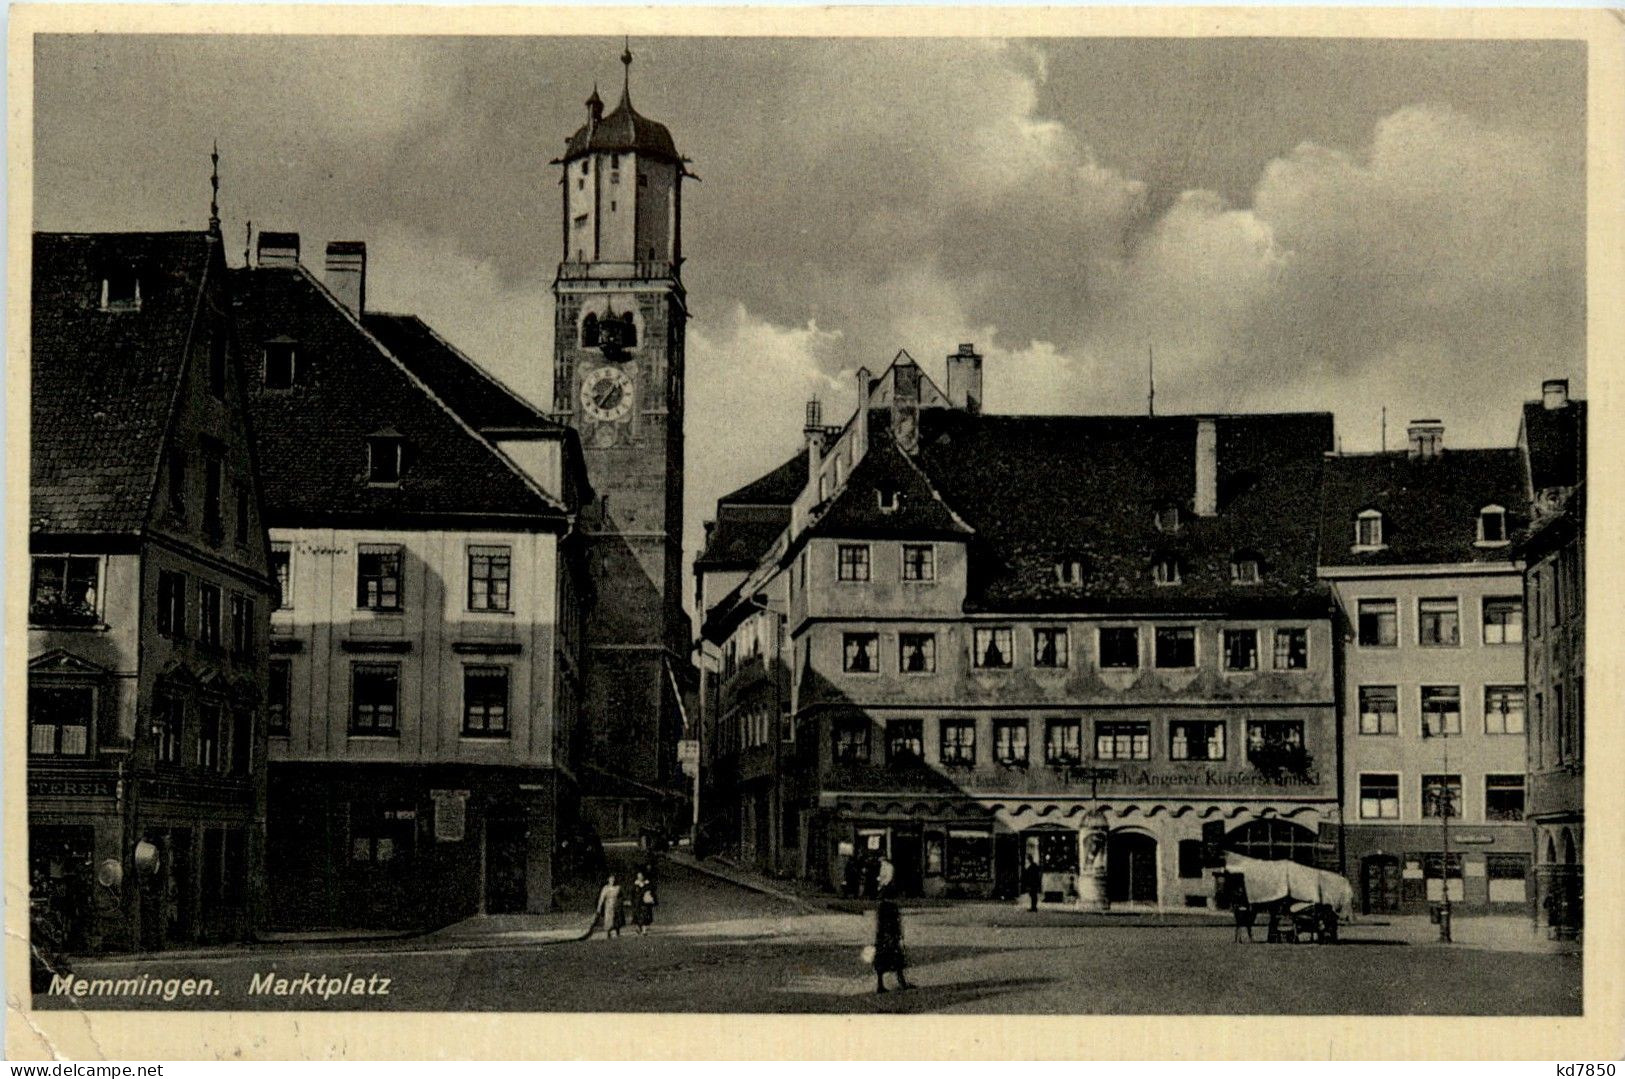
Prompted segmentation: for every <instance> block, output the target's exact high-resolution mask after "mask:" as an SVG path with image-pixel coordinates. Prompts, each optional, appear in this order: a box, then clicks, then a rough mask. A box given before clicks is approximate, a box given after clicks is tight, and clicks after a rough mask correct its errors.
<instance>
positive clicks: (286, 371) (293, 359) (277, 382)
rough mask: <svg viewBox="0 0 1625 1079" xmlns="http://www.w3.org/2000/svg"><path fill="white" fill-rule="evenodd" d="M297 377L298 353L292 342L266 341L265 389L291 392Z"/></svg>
mask: <svg viewBox="0 0 1625 1079" xmlns="http://www.w3.org/2000/svg"><path fill="white" fill-rule="evenodd" d="M298 377H299V352H298V349H297V348H295V347H294V343H293V342H292V341H268V342H266V345H265V388H266V389H268V390H291V389H293V384H294V383H295V382H296V381H297V380H298Z"/></svg>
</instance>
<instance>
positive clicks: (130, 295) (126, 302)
mask: <svg viewBox="0 0 1625 1079" xmlns="http://www.w3.org/2000/svg"><path fill="white" fill-rule="evenodd" d="M102 310H103V311H139V310H141V281H140V279H139V278H137V277H136V276H135V271H134V270H114V271H112V272H111V273H109V274H108V275H107V276H106V277H104V278H102Z"/></svg>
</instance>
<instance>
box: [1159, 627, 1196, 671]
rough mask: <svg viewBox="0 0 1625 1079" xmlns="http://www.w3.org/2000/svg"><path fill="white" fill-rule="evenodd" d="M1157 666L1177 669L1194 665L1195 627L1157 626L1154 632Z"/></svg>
mask: <svg viewBox="0 0 1625 1079" xmlns="http://www.w3.org/2000/svg"><path fill="white" fill-rule="evenodd" d="M1156 642H1157V653H1156V661H1157V666H1158V667H1159V668H1163V669H1179V668H1185V667H1194V666H1196V627H1194V626H1159V627H1158V628H1157V633H1156Z"/></svg>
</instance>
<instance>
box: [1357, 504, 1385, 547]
mask: <svg viewBox="0 0 1625 1079" xmlns="http://www.w3.org/2000/svg"><path fill="white" fill-rule="evenodd" d="M1381 546H1382V514H1381V513H1379V512H1378V511H1376V510H1362V511H1361V512H1360V515H1359V516H1358V517H1356V518H1355V519H1354V547H1355V549H1356V550H1362V551H1375V550H1376V549H1377V548H1379V547H1381Z"/></svg>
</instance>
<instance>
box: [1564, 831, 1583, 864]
mask: <svg viewBox="0 0 1625 1079" xmlns="http://www.w3.org/2000/svg"><path fill="white" fill-rule="evenodd" d="M1578 861H1579V859H1578V858H1576V857H1575V855H1574V835H1573V833H1571V832H1570V831H1569V830H1568V829H1567V828H1565V829H1563V864H1564V865H1574V864H1575V863H1576V862H1578Z"/></svg>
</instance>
